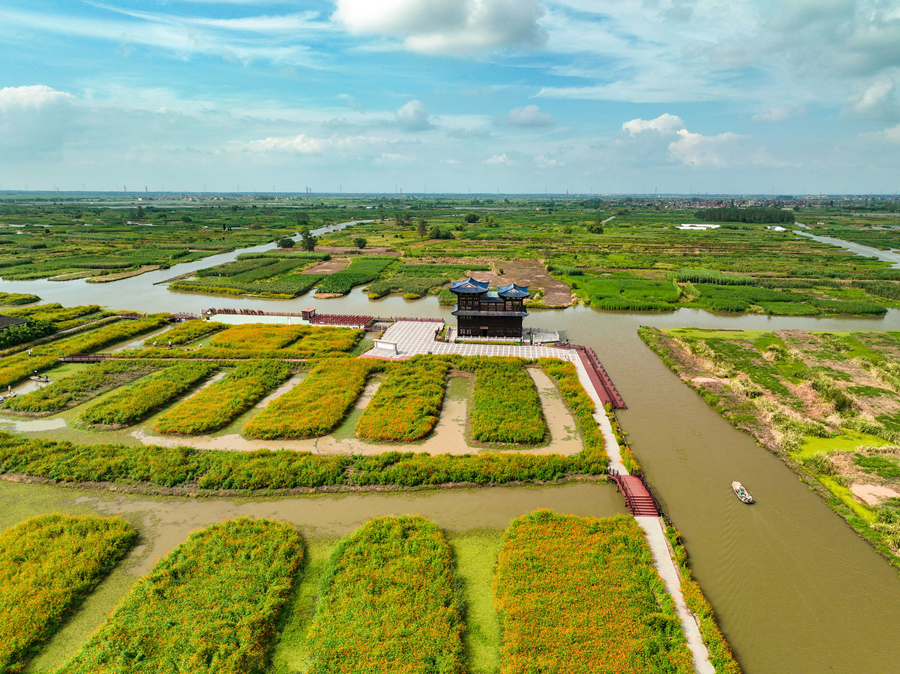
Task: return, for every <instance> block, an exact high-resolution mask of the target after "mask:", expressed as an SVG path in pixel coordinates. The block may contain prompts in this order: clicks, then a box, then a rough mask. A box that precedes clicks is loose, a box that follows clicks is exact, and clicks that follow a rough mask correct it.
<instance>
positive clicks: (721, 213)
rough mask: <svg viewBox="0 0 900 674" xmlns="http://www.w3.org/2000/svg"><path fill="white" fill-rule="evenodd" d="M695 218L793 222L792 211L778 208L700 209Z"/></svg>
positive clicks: (729, 220)
mask: <svg viewBox="0 0 900 674" xmlns="http://www.w3.org/2000/svg"><path fill="white" fill-rule="evenodd" d="M695 216H696V217H697V218H698V219H699V220H703V221H705V222H753V223H760V222H766V223H769V222H788V223H793V222H794V212H793V211H783V210H781V209H780V208H764V207H758V208H734V207H733V206H732V207H725V208H701V209H700V210H699V211H697V212H696V214H695Z"/></svg>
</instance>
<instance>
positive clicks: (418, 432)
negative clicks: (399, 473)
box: [356, 356, 450, 442]
mask: <svg viewBox="0 0 900 674" xmlns="http://www.w3.org/2000/svg"><path fill="white" fill-rule="evenodd" d="M449 370H450V362H449V361H448V360H447V359H443V358H432V357H427V356H416V357H415V358H413V359H412V360H409V361H406V362H405V363H402V364H400V365H398V366H396V367H394V368H393V369H392V370H391V373H390V375H388V378H387V379H386V380H385V382H384V383H383V384H381V386H380V387H379V388H378V392H377V393H376V394H375V396H374V397H373V398H372V400H371V401H370V402H369V404H368V405H367V406H366V409H365V411H364V412H363V414H362V416H361V417H360V418H359V421H358V422H357V424H356V434H357V435H358V436H359V437H361V438H367V439H369V440H380V441H384V442H411V441H413V440H418V439H420V438H423V437H425V436H426V435H428V434H429V433H431V431H432V430H433V429H434V427H435V426H436V425H437V422H438V420H439V418H440V415H441V406H442V405H443V404H444V391H445V389H446V386H447V372H448V371H449Z"/></svg>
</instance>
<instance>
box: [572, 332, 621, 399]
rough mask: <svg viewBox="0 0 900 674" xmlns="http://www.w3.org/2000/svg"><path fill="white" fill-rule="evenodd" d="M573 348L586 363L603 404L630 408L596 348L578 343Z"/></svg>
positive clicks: (585, 365) (585, 366) (585, 367)
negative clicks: (598, 355) (595, 351)
mask: <svg viewBox="0 0 900 674" xmlns="http://www.w3.org/2000/svg"><path fill="white" fill-rule="evenodd" d="M571 348H572V349H574V350H575V351H576V352H577V353H578V357H579V358H580V359H581V362H582V363H583V364H584V369H586V370H587V373H588V376H589V377H590V379H591V384H593V385H594V389H595V390H596V391H597V395H599V396H600V400H601V401H603V404H604V405H610V406H612V408H613V409H614V410H625V409H628V408H627V407H626V405H625V401H624V400H622V396H621V395H619V391H618V390H617V389H616V386H615V384H613V382H612V379H611V378H610V376H609V375H608V374H607V373H606V368H604V367H603V365H602V364H601V363H600V359H599V358H597V354H596V353H594V350H593V349H589V348H587V347H586V346H578V345H572V347H571Z"/></svg>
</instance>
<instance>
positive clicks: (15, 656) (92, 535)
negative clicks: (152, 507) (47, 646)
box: [0, 514, 137, 672]
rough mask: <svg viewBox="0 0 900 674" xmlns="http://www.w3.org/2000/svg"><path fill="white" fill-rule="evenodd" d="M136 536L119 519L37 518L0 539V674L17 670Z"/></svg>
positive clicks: (46, 516)
mask: <svg viewBox="0 0 900 674" xmlns="http://www.w3.org/2000/svg"><path fill="white" fill-rule="evenodd" d="M135 538H137V533H136V532H135V531H134V529H132V528H131V525H129V524H128V523H127V522H125V521H124V520H121V519H119V518H106V517H88V516H82V517H70V516H68V515H59V514H53V515H40V516H38V517H32V518H31V519H28V520H25V521H24V522H20V523H19V524H17V525H15V526H14V527H11V528H10V529H7V530H6V531H4V532H3V534H2V535H0V672H18V671H21V670H22V668H23V667H24V665H25V664H26V662H27V660H28V658H29V657H30V656H31V655H33V654H34V652H35V651H36V650H37V646H38V645H39V644H40V643H41V642H42V641H43V640H44V639H45V638H47V637H48V636H49V635H50V634H52V633H53V631H54V630H55V629H56V628H57V627H59V625H60V624H61V623H62V621H63V619H64V618H65V617H66V615H67V614H68V613H69V612H70V611H71V610H72V609H73V608H74V607H75V606H77V605H78V603H79V601H80V600H81V599H82V598H83V597H84V595H85V594H86V593H87V592H88V591H89V590H90V589H91V588H92V587H93V586H94V584H95V583H96V582H97V581H98V580H99V579H100V578H102V577H103V575H104V574H105V573H107V572H108V571H109V570H110V569H111V568H112V567H113V566H115V564H116V562H118V561H119V560H120V559H121V558H122V557H123V556H124V555H125V553H126V552H128V549H129V548H130V547H131V544H132V543H133V542H134V540H135Z"/></svg>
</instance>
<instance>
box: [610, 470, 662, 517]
mask: <svg viewBox="0 0 900 674" xmlns="http://www.w3.org/2000/svg"><path fill="white" fill-rule="evenodd" d="M612 478H613V479H614V480H615V481H616V484H618V485H619V489H621V490H622V495H623V496H624V497H625V505H626V506H628V512H630V513H631V514H632V515H634V516H635V517H659V509H658V508H657V507H656V501H655V500H654V499H653V496H652V495H651V494H650V492H649V491H648V490H647V487H646V486H644V482H643V480H641V478H639V477H635V476H634V475H613V476H612Z"/></svg>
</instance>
